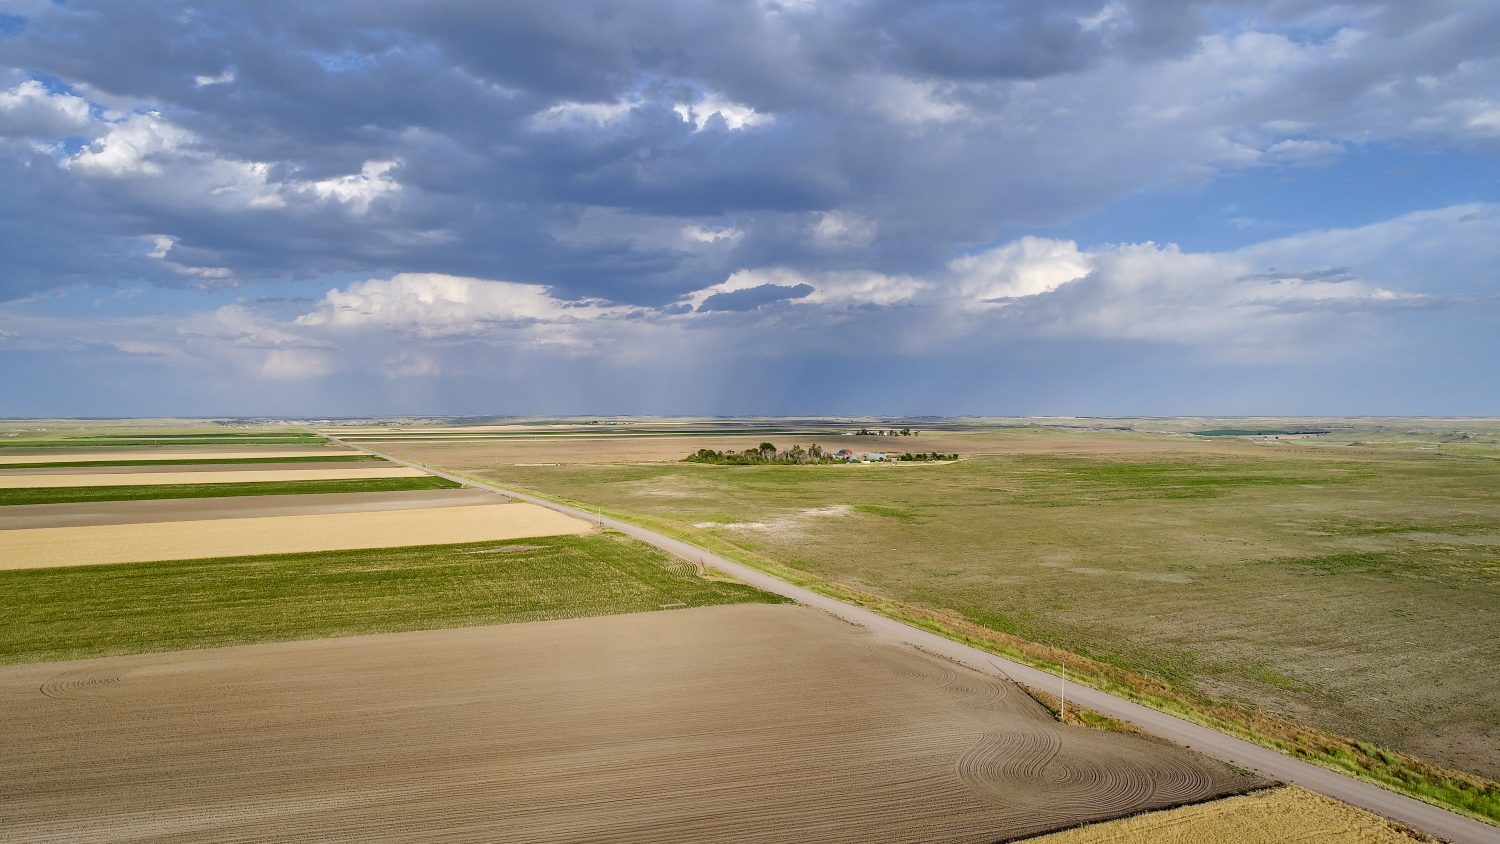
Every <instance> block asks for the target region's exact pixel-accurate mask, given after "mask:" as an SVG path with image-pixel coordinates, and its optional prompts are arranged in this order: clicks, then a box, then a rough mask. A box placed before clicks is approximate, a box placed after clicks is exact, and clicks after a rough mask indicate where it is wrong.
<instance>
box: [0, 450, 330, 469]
mask: <svg viewBox="0 0 1500 844" xmlns="http://www.w3.org/2000/svg"><path fill="white" fill-rule="evenodd" d="M358 453H359V452H356V451H347V450H344V449H333V448H300V449H277V450H275V451H271V450H269V449H266V450H259V449H257V450H255V451H246V450H244V449H241V450H238V451H158V450H156V449H150V448H147V449H139V450H136V451H104V450H102V449H93V450H88V451H69V452H65V453H60V454H54V453H52V452H34V453H31V454H12V453H6V454H0V466H3V465H5V464H7V463H87V462H93V461H98V460H202V461H203V462H205V463H212V462H214V461H215V460H242V459H245V458H247V457H347V456H349V455H351V454H358Z"/></svg>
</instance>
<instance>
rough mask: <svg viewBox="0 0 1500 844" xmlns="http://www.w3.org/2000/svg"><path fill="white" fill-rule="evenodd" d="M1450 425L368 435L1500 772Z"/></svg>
mask: <svg viewBox="0 0 1500 844" xmlns="http://www.w3.org/2000/svg"><path fill="white" fill-rule="evenodd" d="M1424 436H1425V435H1424ZM745 439H746V438H743V437H742V438H740V440H739V441H741V442H743V441H745ZM848 439H850V438H842V439H841V440H840V441H839V442H837V443H834V442H832V441H830V440H827V439H826V438H818V441H819V442H821V443H822V444H823V445H825V447H827V446H828V445H830V444H837V445H840V446H842V444H843V441H846V440H848ZM853 439H856V440H858V441H859V443H860V445H859V446H854V447H856V448H864V447H865V443H867V442H873V441H875V440H882V439H888V438H868V437H859V438H853ZM902 439H905V438H897V442H900V440H902ZM1231 439H1233V441H1229V440H1231ZM804 440H806V441H810V438H802V439H799V440H798V441H799V442H804V444H806V443H805V441H804ZM1453 441H1455V442H1460V443H1461V444H1463V445H1465V447H1466V448H1468V449H1470V450H1471V451H1472V453H1471V454H1466V455H1464V456H1457V457H1449V456H1443V455H1442V454H1441V453H1434V452H1429V451H1412V450H1411V449H1409V448H1407V449H1395V448H1384V447H1381V448H1376V447H1364V446H1349V445H1321V444H1319V443H1318V442H1317V441H1299V442H1295V443H1286V442H1276V443H1274V444H1272V443H1254V442H1244V441H1241V440H1239V439H1236V438H1195V437H1185V436H1183V435H1145V434H1140V433H1133V432H1114V431H1087V432H1071V431H1067V432H1063V431H1055V430H1047V429H1040V428H1038V429H1018V430H1001V431H988V432H984V431H980V432H972V433H953V432H932V433H930V434H929V433H928V432H923V434H922V435H921V436H919V437H916V438H911V439H910V442H911V443H912V444H913V446H914V447H920V448H922V449H931V448H937V449H938V450H940V451H957V452H959V453H960V454H962V455H964V456H965V457H966V458H970V459H965V460H962V461H961V462H959V463H957V464H951V465H940V466H902V465H852V466H703V465H693V464H683V463H677V462H670V463H660V462H658V463H616V462H607V461H608V460H609V459H611V456H612V455H615V454H619V453H620V450H622V449H624V448H627V447H626V446H624V445H621V444H618V443H615V442H608V443H603V444H601V445H600V446H599V447H598V449H599V451H598V454H597V459H598V460H599V461H600V462H595V463H591V462H583V461H587V460H589V459H590V457H591V455H594V454H595V452H593V451H591V448H592V447H591V446H590V445H589V444H587V443H582V442H564V441H552V442H550V443H549V442H546V441H538V442H533V443H531V444H528V445H525V446H521V445H520V444H519V443H517V442H512V441H506V442H498V443H485V442H480V443H475V442H469V443H431V442H428V443H422V442H409V443H382V444H380V445H379V446H378V448H379V450H381V451H385V452H388V453H393V454H396V455H399V456H401V457H405V458H408V459H413V460H417V461H421V462H423V463H427V464H430V465H434V466H439V467H442V468H445V469H451V470H456V471H459V472H461V473H464V474H468V475H471V476H473V477H478V478H483V479H486V480H491V481H494V482H496V483H500V484H503V485H509V486H513V487H518V488H525V489H530V490H534V491H536V492H539V493H541V494H544V495H549V496H553V497H557V498H561V499H567V500H571V501H578V502H587V503H588V504H591V505H595V506H599V507H602V508H604V509H605V510H606V511H612V512H616V513H620V514H626V515H630V516H632V517H634V518H636V519H637V520H639V521H642V522H643V523H649V524H652V525H653V526H657V527H660V528H663V529H666V530H668V531H670V532H672V533H675V534H677V535H681V536H683V537H685V538H688V539H691V540H694V541H698V542H702V543H703V544H705V545H707V546H709V547H714V548H716V549H719V550H722V551H724V552H726V553H729V554H731V555H734V556H738V557H740V558H741V559H745V560H746V561H753V562H758V563H759V564H762V565H766V566H768V567H776V566H781V567H784V568H785V569H786V570H787V571H789V572H790V573H791V574H792V575H793V576H797V574H798V573H801V574H803V575H806V576H807V577H808V578H809V579H811V580H814V581H817V582H821V583H824V584H833V585H834V586H836V587H837V588H841V589H847V590H849V591H851V592H854V593H858V594H862V595H865V596H868V597H870V599H871V600H891V601H895V602H899V603H900V604H901V605H904V606H908V607H915V608H918V609H920V610H922V611H924V612H927V613H930V614H931V615H932V616H933V617H934V618H945V619H949V620H951V621H953V622H954V623H955V624H960V625H971V626H973V627H975V628H977V629H981V630H989V631H995V632H996V633H998V634H1001V635H1011V636H1015V637H1019V638H1020V639H1022V640H1025V641H1028V642H1033V643H1040V645H1043V646H1050V647H1055V648H1058V649H1061V650H1062V651H1064V652H1067V653H1071V654H1078V655H1081V656H1083V657H1085V658H1087V659H1088V660H1092V661H1094V662H1095V663H1096V664H1100V665H1103V666H1113V667H1117V668H1120V669H1123V670H1127V671H1129V672H1134V673H1136V674H1139V675H1144V676H1146V677H1148V678H1151V679H1152V681H1153V682H1156V683H1159V684H1161V685H1162V686H1163V687H1164V688H1165V687H1170V688H1172V689H1180V690H1185V691H1187V692H1190V693H1192V694H1194V695H1202V696H1205V697H1207V698H1210V699H1213V700H1219V701H1227V702H1229V703H1231V704H1237V705H1243V706H1245V707H1247V708H1253V709H1254V710H1256V711H1259V712H1266V713H1270V714H1272V715H1275V716H1280V717H1284V718H1287V719H1290V720H1291V721H1294V722H1297V723H1301V724H1307V725H1311V726H1313V727H1318V728H1322V729H1324V730H1328V731H1332V732H1334V733H1337V734H1341V735H1347V736H1352V737H1353V738H1355V739H1359V740H1361V741H1365V742H1372V743H1375V744H1378V745H1382V746H1385V747H1388V748H1395V749H1398V750H1401V751H1406V752H1408V753H1412V754H1416V755H1417V756H1420V757H1423V758H1426V759H1429V760H1433V761H1436V762H1439V763H1442V764H1444V765H1448V766H1451V767H1455V768H1459V769H1463V770H1466V771H1470V772H1474V773H1476V774H1479V775H1481V776H1483V777H1488V778H1491V779H1493V778H1494V777H1496V776H1497V775H1500V721H1497V719H1496V717H1495V716H1496V712H1497V711H1500V672H1495V671H1492V670H1489V667H1490V666H1493V665H1495V664H1500V638H1497V637H1496V636H1495V635H1494V631H1495V630H1496V629H1500V551H1497V548H1500V461H1497V460H1495V459H1493V457H1492V456H1490V455H1494V456H1500V449H1497V448H1496V447H1495V446H1494V445H1493V444H1487V443H1486V442H1484V441H1483V437H1480V438H1478V440H1475V439H1469V440H1462V439H1458V438H1456V439H1455V440H1453ZM699 443H700V440H699V439H697V438H682V439H680V440H678V441H677V442H676V443H670V442H667V441H660V440H653V441H651V443H650V444H649V445H650V448H652V449H657V450H658V452H657V453H660V454H664V453H666V450H667V449H668V448H669V447H670V448H672V449H673V451H672V453H673V454H674V455H675V456H676V457H678V458H680V457H681V456H685V455H687V454H689V453H691V452H692V451H693V450H694V449H696V448H698V447H699ZM750 444H752V445H753V444H754V443H753V442H751V443H750ZM790 444H791V441H790V440H788V441H786V442H777V445H781V446H785V445H790ZM740 447H744V446H740ZM869 447H871V448H873V447H874V446H869ZM882 450H886V451H892V450H904V449H901V448H900V446H898V445H887V446H886V447H885V448H884V449H882ZM633 453H638V452H633ZM522 455H524V457H525V459H524V460H517V459H513V458H515V457H518V456H522ZM973 455H979V456H977V457H974V456H973ZM549 458H550V459H549ZM564 461H567V462H564ZM549 462H557V463H559V464H561V465H522V466H518V465H514V464H515V463H536V464H542V463H549ZM1352 752H1355V753H1358V754H1365V753H1366V750H1365V749H1358V750H1355V751H1352ZM1478 787H1480V788H1481V789H1483V788H1485V786H1482V785H1481V786H1478ZM1481 802H1485V803H1487V804H1495V805H1500V793H1494V792H1491V793H1490V796H1489V797H1488V798H1483V800H1482V801H1481Z"/></svg>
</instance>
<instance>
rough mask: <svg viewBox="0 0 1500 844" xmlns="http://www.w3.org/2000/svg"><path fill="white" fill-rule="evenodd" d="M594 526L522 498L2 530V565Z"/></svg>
mask: <svg viewBox="0 0 1500 844" xmlns="http://www.w3.org/2000/svg"><path fill="white" fill-rule="evenodd" d="M592 529H593V528H592V526H591V525H590V524H589V523H588V522H584V521H581V520H579V519H574V518H572V517H570V516H564V515H563V514H561V513H558V512H556V511H553V510H548V509H546V508H544V507H538V506H536V505H534V504H527V503H524V502H520V501H515V502H510V503H508V504H485V505H476V506H469V507H440V508H431V509H422V510H395V511H384V512H356V513H333V514H325V515H301V516H269V517H265V518H240V519H233V518H231V519H203V520H198V521H185V522H150V523H145V524H112V525H89V526H84V527H55V528H34V529H28V528H21V529H16V530H6V531H0V569H28V568H52V567H57V566H87V565H96V564H103V563H143V562H152V561H156V560H188V559H196V558H201V557H238V556H247V555H251V554H282V553H296V552H303V551H337V550H346V549H353V548H391V547H399V546H407V545H443V544H449V543H459V542H483V541H487V540H498V539H520V538H523V537H528V536H560V535H563V534H576V533H587V532H588V531H590V530H592Z"/></svg>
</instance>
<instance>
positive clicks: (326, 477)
mask: <svg viewBox="0 0 1500 844" xmlns="http://www.w3.org/2000/svg"><path fill="white" fill-rule="evenodd" d="M426 476H427V473H426V472H423V471H422V470H420V469H409V468H407V467H405V466H392V465H389V464H386V465H375V466H369V467H365V466H358V465H352V466H341V467H339V468H336V469H284V470H281V471H275V472H268V471H261V470H250V469H245V470H233V469H230V470H224V471H219V472H109V473H95V472H79V473H77V474H40V473H34V474H5V473H0V489H61V488H66V487H90V486H92V487H102V486H151V485H156V484H232V483H246V482H271V481H347V480H353V479H357V478H420V477H426Z"/></svg>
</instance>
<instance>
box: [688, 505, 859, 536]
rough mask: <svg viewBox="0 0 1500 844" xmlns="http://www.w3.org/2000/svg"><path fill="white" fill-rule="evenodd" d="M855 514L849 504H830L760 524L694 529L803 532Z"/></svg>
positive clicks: (707, 525) (708, 524)
mask: <svg viewBox="0 0 1500 844" xmlns="http://www.w3.org/2000/svg"><path fill="white" fill-rule="evenodd" d="M853 513H854V508H853V507H850V506H849V505H848V504H830V505H828V506H827V507H808V508H806V509H803V510H793V511H791V512H789V513H784V514H782V515H780V516H774V517H772V518H769V519H766V520H764V521H759V522H697V523H695V524H694V525H693V527H696V528H724V529H726V530H752V531H766V532H771V533H786V532H788V531H800V530H803V529H805V528H807V527H808V526H809V523H810V522H813V521H816V520H818V519H834V518H842V517H844V516H849V515H852V514H853Z"/></svg>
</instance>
